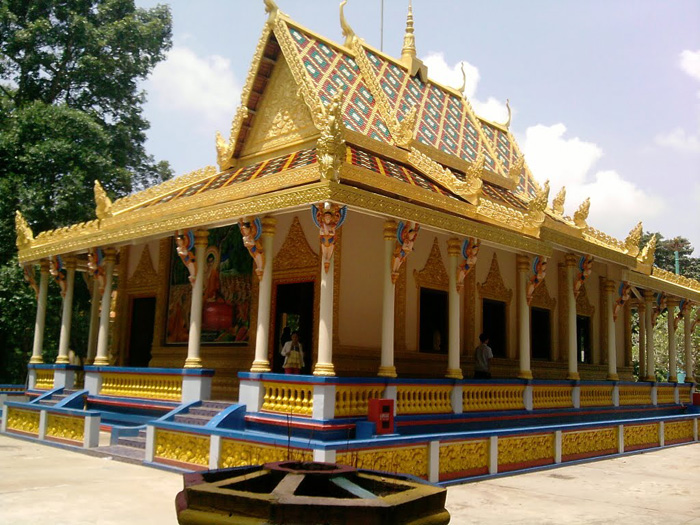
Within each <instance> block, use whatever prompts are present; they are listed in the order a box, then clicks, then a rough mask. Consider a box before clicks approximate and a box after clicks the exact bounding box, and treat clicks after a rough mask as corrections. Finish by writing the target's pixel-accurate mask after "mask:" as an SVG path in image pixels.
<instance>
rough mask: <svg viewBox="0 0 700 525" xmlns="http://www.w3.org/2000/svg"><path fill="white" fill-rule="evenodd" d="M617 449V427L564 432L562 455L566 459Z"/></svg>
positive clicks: (607, 452)
mask: <svg viewBox="0 0 700 525" xmlns="http://www.w3.org/2000/svg"><path fill="white" fill-rule="evenodd" d="M617 451H618V442H617V427H612V428H599V429H595V430H581V431H575V432H564V433H562V436H561V455H562V457H563V458H564V459H565V460H566V459H567V458H570V457H571V456H573V457H574V458H577V457H586V456H590V455H595V454H612V453H614V452H617ZM571 459H573V458H571Z"/></svg>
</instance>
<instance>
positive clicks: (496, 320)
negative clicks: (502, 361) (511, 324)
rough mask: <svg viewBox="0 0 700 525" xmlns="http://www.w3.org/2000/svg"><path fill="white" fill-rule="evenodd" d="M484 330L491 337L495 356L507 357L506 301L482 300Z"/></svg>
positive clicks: (490, 343)
mask: <svg viewBox="0 0 700 525" xmlns="http://www.w3.org/2000/svg"><path fill="white" fill-rule="evenodd" d="M481 304H482V306H481V308H482V310H481V311H482V317H483V319H482V326H483V329H482V332H483V333H484V334H486V335H487V336H488V338H489V346H490V347H491V350H493V356H494V357H506V303H504V302H503V301H495V300H491V299H484V300H483V301H482V303H481Z"/></svg>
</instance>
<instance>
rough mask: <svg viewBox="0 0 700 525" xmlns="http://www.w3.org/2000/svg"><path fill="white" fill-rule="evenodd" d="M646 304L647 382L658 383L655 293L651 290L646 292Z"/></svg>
mask: <svg viewBox="0 0 700 525" xmlns="http://www.w3.org/2000/svg"><path fill="white" fill-rule="evenodd" d="M644 303H645V306H646V311H645V313H644V320H645V321H644V322H645V324H646V325H647V326H646V339H647V346H646V350H647V375H646V377H645V378H644V380H645V381H656V373H655V370H656V365H655V363H654V326H653V325H652V324H651V316H652V313H653V311H654V292H652V291H650V290H645V291H644Z"/></svg>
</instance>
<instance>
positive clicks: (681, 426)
mask: <svg viewBox="0 0 700 525" xmlns="http://www.w3.org/2000/svg"><path fill="white" fill-rule="evenodd" d="M693 439H694V431H693V421H692V420H687V421H669V422H667V423H664V440H665V441H666V442H667V443H669V442H678V441H693Z"/></svg>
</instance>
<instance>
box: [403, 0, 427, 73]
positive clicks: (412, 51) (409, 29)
mask: <svg viewBox="0 0 700 525" xmlns="http://www.w3.org/2000/svg"><path fill="white" fill-rule="evenodd" d="M412 4H413V2H412V1H411V0H409V1H408V15H407V16H406V32H405V33H404V36H403V48H401V62H402V63H403V65H405V66H406V67H407V68H408V73H409V74H410V75H411V76H414V75H416V73H417V74H419V75H420V78H421V80H422V81H423V82H426V81H427V80H428V67H427V66H426V65H425V64H423V61H422V60H421V59H419V58H418V55H417V53H416V36H415V35H414V34H413V33H414V29H413V5H412Z"/></svg>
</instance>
